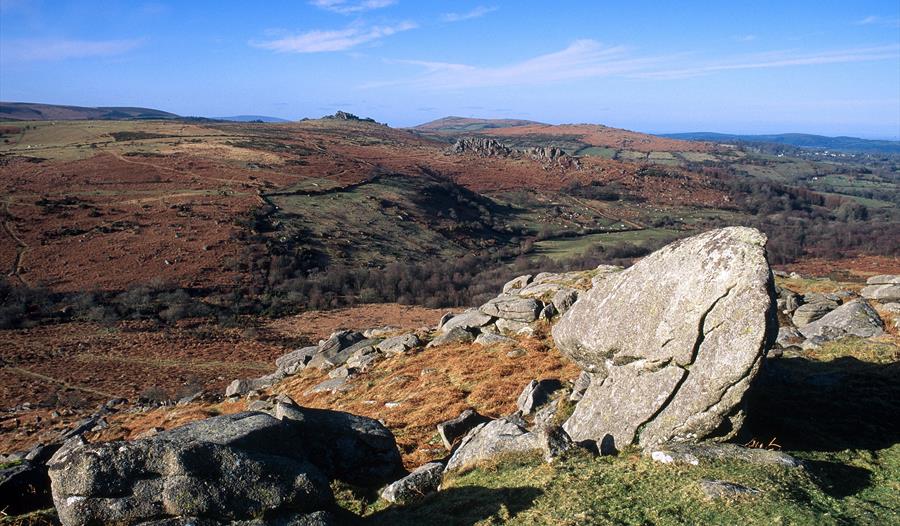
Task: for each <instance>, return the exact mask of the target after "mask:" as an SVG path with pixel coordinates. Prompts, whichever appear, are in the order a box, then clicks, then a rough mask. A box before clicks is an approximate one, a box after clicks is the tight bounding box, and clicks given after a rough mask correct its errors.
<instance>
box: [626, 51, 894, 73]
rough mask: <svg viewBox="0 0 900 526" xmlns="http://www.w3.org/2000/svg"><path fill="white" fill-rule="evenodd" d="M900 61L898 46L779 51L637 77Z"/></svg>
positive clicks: (664, 70)
mask: <svg viewBox="0 0 900 526" xmlns="http://www.w3.org/2000/svg"><path fill="white" fill-rule="evenodd" d="M897 58H900V46H896V45H892V46H880V47H869V48H855V49H843V50H836V51H823V52H818V53H793V52H786V51H777V52H772V53H764V54H757V55H748V56H743V57H737V58H734V59H730V60H727V61H717V62H710V63H706V64H698V65H692V66H688V67H684V68H672V69H663V70H658V71H647V72H642V73H639V74H638V75H636V76H638V77H643V78H656V79H678V78H687V77H697V76H701V75H708V74H711V73H716V72H720V71H733V70H746V69H769V68H783V67H790V66H812V65H820V64H846V63H851V62H874V61H879V60H890V59H897Z"/></svg>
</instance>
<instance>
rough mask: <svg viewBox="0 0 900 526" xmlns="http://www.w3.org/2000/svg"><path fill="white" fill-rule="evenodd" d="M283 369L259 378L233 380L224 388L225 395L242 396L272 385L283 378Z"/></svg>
mask: <svg viewBox="0 0 900 526" xmlns="http://www.w3.org/2000/svg"><path fill="white" fill-rule="evenodd" d="M284 377H285V374H284V372H283V371H280V370H279V371H275V372H274V373H271V374H267V375H265V376H261V377H259V378H251V379H246V380H235V381H233V382H231V383H230V384H228V387H226V388H225V397H226V398H228V397H232V396H243V395H245V394H248V393H250V392H252V391H259V390H262V389H268V388H269V387H272V386H273V385H275V384H276V383H278V382H279V381H280V380H282V379H284Z"/></svg>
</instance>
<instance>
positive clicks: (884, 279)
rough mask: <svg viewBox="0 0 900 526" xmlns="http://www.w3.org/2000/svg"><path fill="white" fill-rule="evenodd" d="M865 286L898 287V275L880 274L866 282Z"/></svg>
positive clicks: (899, 280)
mask: <svg viewBox="0 0 900 526" xmlns="http://www.w3.org/2000/svg"><path fill="white" fill-rule="evenodd" d="M866 285H900V274H882V275H880V276H872V277H871V278H869V279H867V280H866Z"/></svg>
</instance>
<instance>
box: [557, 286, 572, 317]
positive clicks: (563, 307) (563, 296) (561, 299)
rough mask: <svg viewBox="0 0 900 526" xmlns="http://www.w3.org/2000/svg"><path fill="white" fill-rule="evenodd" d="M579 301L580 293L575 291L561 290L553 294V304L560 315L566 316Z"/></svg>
mask: <svg viewBox="0 0 900 526" xmlns="http://www.w3.org/2000/svg"><path fill="white" fill-rule="evenodd" d="M577 300H578V291H577V290H575V289H559V290H558V291H556V293H555V294H553V299H552V300H551V302H552V303H553V306H554V307H556V310H557V312H559V314H561V315H562V314H565V313H566V311H568V310H569V309H570V308H572V305H574V304H575V301H577Z"/></svg>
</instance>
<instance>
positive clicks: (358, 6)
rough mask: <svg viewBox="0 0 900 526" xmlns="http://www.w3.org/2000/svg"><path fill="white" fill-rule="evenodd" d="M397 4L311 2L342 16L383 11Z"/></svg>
mask: <svg viewBox="0 0 900 526" xmlns="http://www.w3.org/2000/svg"><path fill="white" fill-rule="evenodd" d="M396 3H397V0H361V1H355V2H354V1H347V0H312V1H311V2H310V4H311V5H314V6H316V7H318V8H320V9H325V10H326V11H331V12H332V13H338V14H341V15H353V14H356V13H362V12H364V11H372V10H375V9H383V8H385V7H390V6H392V5H394V4H396Z"/></svg>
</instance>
